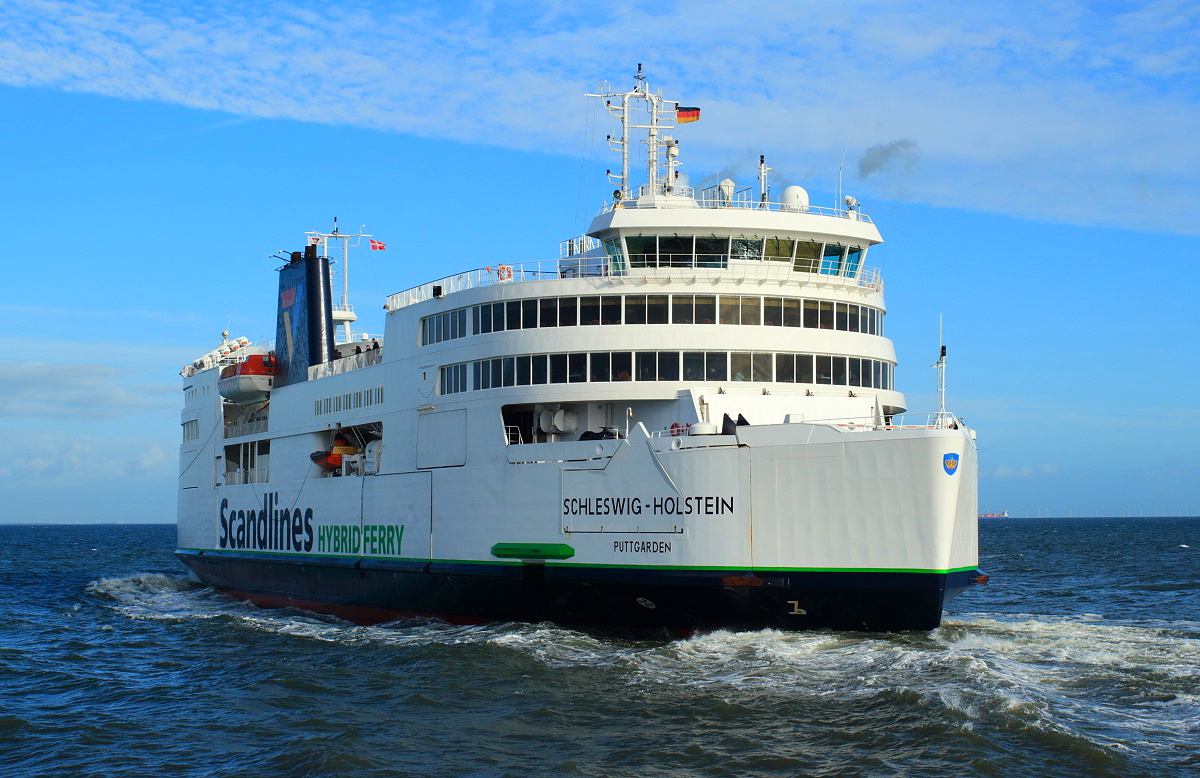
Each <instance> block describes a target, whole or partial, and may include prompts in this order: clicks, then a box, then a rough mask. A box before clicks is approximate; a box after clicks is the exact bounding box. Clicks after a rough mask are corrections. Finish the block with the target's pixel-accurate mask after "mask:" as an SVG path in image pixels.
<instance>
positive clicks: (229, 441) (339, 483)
mask: <svg viewBox="0 0 1200 778" xmlns="http://www.w3.org/2000/svg"><path fill="white" fill-rule="evenodd" d="M595 96H596V97H598V98H599V99H602V100H604V101H605V104H606V105H607V106H608V108H609V110H610V112H612V113H614V115H616V116H617V117H618V118H619V119H620V120H621V127H622V129H621V135H620V136H619V137H617V138H610V143H611V144H612V145H613V147H614V148H615V149H616V150H618V151H620V152H621V153H622V159H623V162H622V168H621V172H620V173H619V174H617V175H615V176H614V181H615V182H616V184H617V189H616V190H615V191H614V192H613V193H612V197H611V198H610V200H609V201H608V202H606V203H605V204H604V206H603V207H602V208H601V209H600V212H599V213H598V214H597V215H596V216H595V218H594V219H593V220H592V223H591V225H590V226H589V227H588V229H587V232H586V233H585V234H584V235H582V236H580V237H578V238H574V239H571V240H569V241H564V243H563V245H562V247H561V251H560V257H559V258H558V259H554V260H544V261H534V262H528V263H520V264H512V265H494V266H491V267H486V268H481V269H478V270H473V271H468V272H464V273H460V274H458V275H454V276H450V277H446V278H442V279H439V280H435V281H431V282H429V283H427V284H424V285H422V286H419V287H415V288H413V289H409V290H406V291H403V292H399V293H397V294H394V295H391V296H390V297H388V299H387V301H386V305H385V308H386V310H387V317H386V329H385V333H384V336H385V337H378V336H377V337H375V338H370V337H368V336H361V337H360V338H358V339H352V338H351V337H350V336H349V332H348V330H349V322H350V321H351V319H348V318H347V314H349V315H350V316H352V315H353V314H352V313H351V312H350V309H349V305H348V302H347V300H346V298H345V296H344V295H343V298H342V302H341V306H340V312H341V313H340V317H339V313H338V311H339V307H338V306H335V305H334V304H333V303H332V300H331V299H330V298H331V294H330V284H329V275H328V261H327V259H326V258H325V252H324V249H322V251H321V254H320V255H318V253H317V251H316V250H315V246H314V248H313V249H310V250H309V251H308V252H307V256H302V255H301V254H300V252H297V253H296V254H295V255H293V256H292V258H291V259H290V260H289V261H288V262H287V264H286V265H285V267H284V268H281V283H280V300H279V306H278V317H279V318H278V329H279V333H280V334H279V336H278V337H277V338H276V340H275V343H274V344H273V348H272V346H271V345H270V344H267V345H263V346H259V347H257V348H255V347H252V346H248V345H243V346H241V347H240V348H239V349H234V350H231V351H229V352H228V353H226V354H225V355H223V356H222V355H220V354H219V353H218V355H217V357H216V358H215V359H214V358H213V356H212V355H211V354H210V355H206V358H207V359H208V360H209V362H208V363H206V362H204V361H203V359H202V360H198V361H197V364H196V365H195V366H192V367H190V368H185V370H184V373H185V376H184V390H185V398H186V404H185V410H184V413H183V427H184V443H183V446H182V447H181V475H180V515H179V546H180V550H179V555H180V557H181V558H182V559H183V560H184V561H185V562H186V563H187V564H188V566H189V567H191V568H192V569H193V570H194V571H195V572H196V573H197V574H198V575H199V576H200V577H201V578H202V579H203V580H206V581H208V582H210V583H213V584H214V585H217V586H218V587H220V588H223V589H225V590H227V591H230V592H233V593H235V594H238V595H241V596H245V597H248V598H250V599H253V600H255V601H258V602H261V603H265V604H289V603H290V604H296V605H299V606H301V607H307V608H312V609H317V610H328V611H333V612H338V613H342V614H344V615H347V616H349V617H351V618H355V619H359V620H379V619H386V618H392V617H395V616H396V615H401V614H419V615H435V616H439V617H442V618H446V619H449V620H461V621H480V620H488V619H533V620H542V619H551V620H556V621H560V622H563V623H578V624H598V625H607V626H619V627H665V628H668V629H673V630H682V631H686V630H690V629H705V628H713V627H732V628H743V627H746V628H753V627H761V626H773V627H779V628H785V629H804V628H811V627H822V626H830V627H844V628H864V627H865V628H872V629H888V628H904V627H916V628H928V627H932V626H936V624H937V623H938V620H939V619H940V614H941V607H942V605H943V603H944V602H945V601H946V600H947V599H949V597H951V596H953V595H954V594H955V593H957V592H958V591H960V590H961V589H962V588H964V587H965V586H967V585H968V584H969V583H971V582H975V581H977V580H982V576H981V574H980V573H979V572H978V571H977V570H976V569H975V566H976V563H977V552H976V515H977V507H976V459H975V446H974V443H973V434H972V433H971V432H970V431H969V430H967V429H966V428H965V427H964V426H963V425H962V423H961V422H960V421H958V420H957V419H956V418H955V417H954V416H953V415H952V414H950V413H948V412H946V411H945V410H944V409H939V411H936V412H932V413H928V414H919V415H914V414H906V413H905V410H906V408H905V401H904V397H903V395H902V394H900V393H899V392H898V391H896V389H895V387H894V385H893V371H894V367H895V352H894V350H893V347H892V344H891V342H890V341H889V340H888V339H887V338H886V337H885V336H884V334H883V322H884V312H885V307H884V302H883V281H882V277H881V275H880V273H879V272H878V271H877V270H875V269H874V268H871V267H868V266H867V254H868V252H869V250H870V249H871V247H872V246H875V245H877V244H878V243H880V241H881V238H880V236H879V232H878V230H877V229H876V227H875V225H874V224H873V223H872V222H871V220H870V219H869V218H868V217H867V216H866V215H865V214H863V213H862V212H861V211H860V210H859V208H858V205H857V202H856V201H855V200H854V199H853V198H850V197H847V198H845V201H844V204H845V206H846V207H845V208H843V209H829V208H817V207H814V206H812V205H810V204H809V200H808V195H807V193H806V192H805V191H804V190H803V189H801V188H800V187H798V186H789V187H787V188H785V189H784V190H783V192H782V195H781V196H780V197H779V198H778V199H777V200H775V199H773V198H772V196H771V194H770V187H769V181H768V172H769V168H767V166H766V163H765V160H763V159H761V158H760V160H759V176H758V181H757V186H756V187H754V188H740V187H738V186H737V185H736V184H734V182H732V181H729V180H725V181H721V182H720V183H718V184H716V185H714V186H712V187H709V188H707V189H703V190H700V191H697V190H694V189H693V188H691V187H690V186H689V185H688V184H687V183H686V181H685V178H684V176H682V175H681V173H680V171H679V163H680V160H679V144H678V142H677V140H676V139H675V138H673V137H672V136H670V135H668V134H667V131H668V130H672V129H673V127H672V126H671V125H670V124H669V123H668V122H669V121H670V120H672V119H673V118H674V117H675V115H676V110H677V104H675V103H673V102H670V101H666V100H664V99H663V98H662V97H661V95H660V94H658V93H651V91H650V90H649V89H648V88H647V86H646V84H645V82H644V81H643V80H642V78H641V75H640V69H639V77H638V81H637V84H636V86H635V88H634V89H633V90H631V91H629V92H623V93H612V92H609V91H608V90H604V91H603V92H602V93H601V94H599V95H595ZM687 110H696V109H687ZM642 118H644V122H643V123H641V124H639V123H637V122H638V121H641V119H642ZM637 129H643V130H645V136H646V137H645V142H646V168H645V169H646V180H645V182H644V183H643V184H640V185H633V184H632V182H631V180H630V173H629V162H628V158H629V152H630V149H631V146H632V143H633V141H632V135H631V133H632V132H633V131H634V130H637ZM311 235H316V236H318V239H317V240H316V241H314V240H313V239H312V238H311V237H310V242H312V243H314V244H315V243H321V244H324V243H325V242H326V241H328V240H330V239H334V238H343V246H345V245H346V240H345V239H344V236H341V235H339V234H338V233H337V230H336V227H335V229H334V232H333V233H328V234H325V233H312V234H311ZM350 237H353V236H350ZM347 259H348V256H347V255H346V254H343V265H342V269H343V273H344V272H345V262H346V261H347ZM322 274H323V275H322ZM297 279H299V280H297ZM302 306H307V307H302ZM322 306H324V307H322ZM335 324H341V325H343V327H344V328H345V329H344V331H343V333H342V336H341V338H340V339H338V338H335V337H334V336H333V330H334V325H335ZM377 344H382V345H381V346H380V345H377ZM265 352H272V353H271V354H269V355H268V359H276V360H278V369H277V372H276V375H275V376H274V387H273V388H272V389H271V390H270V392H269V394H267V395H266V396H265V397H263V396H260V395H257V394H255V393H253V392H248V393H246V394H244V395H243V394H239V395H236V396H234V397H232V398H225V397H222V395H221V394H220V393H219V392H218V386H217V385H218V377H217V376H218V374H219V372H220V368H221V367H222V366H223V365H225V364H228V363H230V362H236V361H239V360H241V359H243V358H244V354H248V353H258V354H263V353H265ZM210 363H211V364H210ZM272 363H274V362H272ZM206 365H209V366H206ZM227 372H228V371H227ZM314 452H316V453H314Z"/></svg>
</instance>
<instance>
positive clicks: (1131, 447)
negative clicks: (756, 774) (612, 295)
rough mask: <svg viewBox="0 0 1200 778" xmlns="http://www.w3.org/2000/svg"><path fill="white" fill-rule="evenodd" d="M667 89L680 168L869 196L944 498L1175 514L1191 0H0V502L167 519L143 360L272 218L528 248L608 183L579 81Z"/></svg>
mask: <svg viewBox="0 0 1200 778" xmlns="http://www.w3.org/2000/svg"><path fill="white" fill-rule="evenodd" d="M639 62H641V63H644V66H645V70H646V73H647V75H648V76H649V78H650V80H651V84H652V85H653V86H656V87H661V88H662V89H663V90H664V94H665V95H666V96H667V97H668V98H679V99H680V100H682V101H684V103H685V104H689V105H698V106H701V108H702V119H701V121H700V122H698V123H696V124H691V125H687V126H686V127H682V128H680V130H679V131H678V133H677V135H678V136H679V137H680V138H681V139H682V148H683V157H682V159H683V161H684V169H685V170H686V171H687V172H688V173H689V174H690V175H691V177H692V180H693V183H698V182H710V181H715V180H717V179H719V178H721V177H723V176H726V175H728V176H730V177H732V178H734V179H735V180H738V181H739V183H744V184H747V185H749V184H751V183H753V171H754V165H755V163H756V161H757V158H758V154H760V153H761V154H766V155H767V160H768V163H769V164H770V165H771V166H772V167H773V168H774V173H773V174H772V180H773V184H774V186H775V188H776V191H780V188H781V187H782V186H784V185H787V184H793V183H796V184H801V185H803V186H805V187H806V188H808V189H809V191H810V192H811V193H812V198H813V202H814V203H815V204H832V202H833V199H834V195H833V193H834V191H835V190H836V181H837V175H838V167H839V163H841V161H842V159H843V155H844V158H845V163H844V166H843V180H844V184H843V188H844V190H845V191H846V192H847V193H851V194H853V195H855V196H856V197H857V198H858V199H859V200H860V201H861V202H862V203H863V204H864V210H865V211H866V212H867V213H868V214H870V215H871V216H872V218H873V219H874V220H875V221H876V222H877V223H878V224H879V227H880V229H881V231H882V233H883V236H884V239H885V243H884V245H883V246H880V247H878V248H877V249H875V250H873V251H872V253H871V256H870V260H869V262H868V264H870V265H873V266H878V267H880V268H882V270H883V273H884V279H885V282H886V284H887V296H888V306H889V315H888V318H887V334H888V335H889V337H891V338H892V339H893V340H894V341H895V342H896V347H897V352H898V357H899V359H900V367H899V369H898V371H897V380H898V384H899V388H900V389H901V390H903V391H905V392H906V393H907V394H908V396H909V405H910V407H911V408H913V409H926V408H929V409H931V408H932V407H933V406H934V397H933V391H932V390H933V386H934V372H933V370H931V369H930V368H929V367H928V365H930V364H931V363H932V362H933V360H934V358H935V357H936V352H937V337H938V316H939V314H941V315H942V316H943V317H944V327H945V333H946V334H945V341H946V343H947V345H948V347H949V353H950V362H949V368H948V373H947V376H948V396H949V399H948V404H949V406H950V407H951V408H952V409H954V410H956V411H957V412H958V413H959V414H960V415H962V416H963V417H965V418H966V420H967V421H968V423H969V424H971V425H972V426H974V427H976V428H978V430H979V445H980V451H981V461H982V465H981V473H980V493H981V498H980V507H981V509H982V510H996V511H999V510H1005V509H1007V510H1008V511H1010V512H1011V513H1013V514H1014V515H1025V514H1026V513H1028V514H1029V515H1039V514H1041V515H1067V514H1068V513H1072V514H1074V515H1077V516H1078V515H1096V514H1101V515H1118V516H1119V515H1122V514H1129V515H1135V516H1136V515H1139V514H1145V515H1154V514H1192V515H1195V514H1200V493H1198V492H1196V490H1195V488H1194V483H1195V481H1196V479H1197V476H1198V475H1200V467H1198V466H1197V464H1196V462H1197V459H1198V457H1200V442H1198V441H1200V402H1198V401H1197V400H1196V386H1197V384H1198V383H1200V368H1198V367H1197V362H1198V358H1200V353H1198V352H1200V348H1198V346H1197V343H1198V340H1200V338H1198V336H1200V325H1198V324H1197V315H1196V307H1197V301H1200V281H1198V280H1197V275H1198V271H1200V267H1198V263H1197V259H1198V257H1200V220H1198V219H1197V218H1196V213H1197V212H1198V211H1200V142H1197V138H1200V77H1198V76H1200V12H1198V11H1197V10H1195V7H1194V5H1193V4H1190V3H1185V2H1142V3H1085V2H1049V3H1047V2H1038V3H1025V2H1013V3H1006V4H984V5H983V6H981V7H979V8H971V7H963V6H962V4H952V3H933V2H912V3H903V4H899V3H887V2H871V1H869V0H868V1H866V2H857V3H806V2H774V3H765V2H744V3H738V4H729V3H724V2H693V3H683V2H679V3H670V2H662V3H654V4H645V3H640V4H639V3H632V2H606V3H603V4H590V3H578V2H576V3H565V2H563V3H560V2H519V3H515V2H514V3H510V2H479V3H445V4H438V3H421V2H415V3H408V4H405V5H404V6H403V7H399V6H397V5H396V4H391V3H371V2H356V3H343V4H340V5H339V6H338V7H337V8H334V9H325V8H324V4H323V3H309V2H271V3H259V4H246V3H224V2H206V3H203V4H201V3H182V2H181V3H176V4H173V5H171V4H160V3H119V2H112V3H101V2H70V3H61V2H37V1H35V0H0V181H2V187H0V205H2V206H3V209H2V212H3V214H4V216H5V223H6V227H7V229H6V241H5V242H6V249H7V250H6V254H7V257H6V259H7V263H6V264H7V267H6V272H5V278H4V282H3V284H2V285H0V326H2V329H0V431H3V433H4V438H5V440H6V441H7V443H8V445H9V446H10V447H11V448H12V449H13V451H14V453H13V454H12V455H10V456H9V457H6V458H4V459H3V460H2V461H0V505H4V506H5V508H4V511H3V513H0V521H44V520H57V521H64V520H70V521H87V520H94V521H171V520H173V517H174V510H175V508H174V502H175V492H174V484H175V477H176V467H177V449H178V442H179V438H180V431H179V414H178V411H179V405H180V402H181V397H180V391H179V388H180V385H179V380H178V376H177V372H178V369H179V366H180V365H182V364H184V363H186V362H189V361H191V359H193V358H194V357H195V356H197V355H199V354H201V353H203V352H204V351H206V350H208V349H209V348H211V347H212V346H213V345H214V344H215V343H216V342H217V339H218V335H219V333H220V331H221V330H222V329H224V328H225V327H227V326H228V328H229V329H230V330H231V331H232V332H233V334H235V335H245V336H247V337H249V338H251V339H257V338H259V337H262V336H268V337H269V336H271V335H272V334H273V333H272V330H273V327H274V323H273V308H272V305H273V295H274V286H275V284H276V278H275V273H274V272H273V270H274V268H275V266H276V263H275V262H274V261H273V260H270V259H268V256H269V255H270V254H271V253H273V252H274V251H276V250H278V249H283V248H286V249H289V250H290V249H296V248H299V247H300V245H301V242H302V240H303V235H302V234H303V232H304V231H305V230H310V229H326V228H328V227H329V226H330V225H331V223H332V218H333V217H334V216H338V217H339V218H340V222H341V224H342V226H343V229H346V228H352V227H357V226H358V225H366V229H367V231H368V232H371V233H373V234H374V235H375V236H376V237H378V238H379V239H382V240H385V241H386V242H387V244H388V250H387V251H386V252H359V253H357V254H356V255H355V257H354V260H355V263H354V265H353V266H352V284H353V288H352V290H351V294H352V298H353V299H352V302H354V303H355V304H356V306H357V308H358V310H359V312H360V314H363V317H364V318H363V321H362V322H361V323H362V324H364V325H365V327H366V328H367V329H369V330H372V331H379V330H380V329H381V327H382V316H381V311H379V308H378V305H380V304H381V303H382V298H383V297H384V296H385V295H386V294H388V293H391V292H395V291H399V290H401V289H404V288H407V287H409V286H412V285H414V284H417V283H420V282H422V281H426V280H429V279H431V278H433V277H437V276H440V275H445V274H449V273H452V272H456V271H459V270H464V269H469V268H474V267H480V266H483V265H488V264H495V263H498V262H521V261H530V260H537V259H550V258H554V257H556V256H557V250H558V242H559V241H561V240H563V239H565V238H568V237H571V236H573V235H576V234H578V233H580V232H581V231H582V230H583V229H584V227H586V224H587V220H588V218H589V217H590V215H591V214H592V213H593V212H594V210H595V209H596V207H597V206H598V205H599V202H600V199H601V198H602V197H603V196H604V195H605V194H606V193H607V192H608V191H610V189H611V187H610V186H609V185H608V183H607V182H606V180H605V178H604V176H603V172H604V170H605V169H606V168H609V167H615V166H616V165H617V163H616V158H615V156H610V155H609V154H608V153H607V152H605V151H603V145H604V144H603V142H602V141H603V136H604V135H605V134H606V133H608V132H612V131H613V129H614V128H613V127H612V126H611V125H609V124H608V120H607V117H604V116H600V117H597V116H596V115H595V113H594V107H589V106H588V105H587V103H586V101H585V99H584V98H583V96H582V95H583V93H584V92H585V91H591V90H593V89H594V88H595V86H596V83H597V82H598V81H600V80H602V79H607V80H609V81H610V82H611V83H613V84H614V85H615V86H616V87H618V88H621V89H624V88H627V87H628V85H629V83H630V79H631V76H632V73H633V71H634V70H635V68H636V65H637V63H639Z"/></svg>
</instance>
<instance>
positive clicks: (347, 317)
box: [304, 216, 372, 343]
mask: <svg viewBox="0 0 1200 778" xmlns="http://www.w3.org/2000/svg"><path fill="white" fill-rule="evenodd" d="M359 229H360V232H358V233H357V234H353V235H352V234H348V233H344V232H339V231H338V226H337V217H336V216H334V217H333V232H317V231H315V230H309V231H308V232H306V233H304V234H305V235H307V236H308V241H309V243H313V244H319V245H320V246H321V256H322V257H325V258H328V257H329V241H330V240H340V241H341V242H342V269H341V276H342V301H341V302H340V303H334V306H333V323H334V327H337V325H339V324H340V325H341V326H342V339H341V341H339V342H341V343H349V342H350V339H351V336H352V335H353V333H352V332H351V331H350V323H351V322H353V321H357V320H358V316H357V315H355V313H354V306H352V305H350V239H351V238H355V239H356V241H355V243H354V245H355V246H357V245H358V244H359V242H361V239H362V238H370V237H372V236H371V235H369V234H367V233H365V232H361V229H362V228H361V227H360V228H359Z"/></svg>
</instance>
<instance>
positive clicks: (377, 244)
mask: <svg viewBox="0 0 1200 778" xmlns="http://www.w3.org/2000/svg"><path fill="white" fill-rule="evenodd" d="M386 248H387V244H385V243H384V242H382V241H378V240H373V241H371V251H383V250H384V249H386Z"/></svg>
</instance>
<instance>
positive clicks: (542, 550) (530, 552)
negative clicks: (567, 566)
mask: <svg viewBox="0 0 1200 778" xmlns="http://www.w3.org/2000/svg"><path fill="white" fill-rule="evenodd" d="M492 556H494V557H496V558H497V559H570V558H571V557H573V556H575V549H573V548H571V547H570V546H568V545H567V544H566V543H497V544H496V545H494V546H492Z"/></svg>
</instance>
